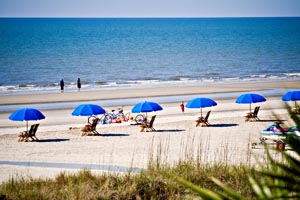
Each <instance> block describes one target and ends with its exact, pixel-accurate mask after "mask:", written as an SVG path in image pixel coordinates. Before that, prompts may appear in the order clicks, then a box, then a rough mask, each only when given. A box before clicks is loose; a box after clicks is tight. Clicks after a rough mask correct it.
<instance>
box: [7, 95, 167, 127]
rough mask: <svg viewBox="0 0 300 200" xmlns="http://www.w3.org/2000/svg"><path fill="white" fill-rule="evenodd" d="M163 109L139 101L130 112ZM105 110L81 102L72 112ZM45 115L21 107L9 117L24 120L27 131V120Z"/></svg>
mask: <svg viewBox="0 0 300 200" xmlns="http://www.w3.org/2000/svg"><path fill="white" fill-rule="evenodd" d="M159 110H163V108H162V107H161V106H160V105H159V104H158V103H155V102H147V101H145V102H140V103H138V104H136V105H135V106H134V107H133V108H132V110H131V112H132V113H142V112H145V113H146V114H147V112H153V111H159ZM105 112H106V111H105V110H104V109H103V108H102V107H101V106H99V105H96V104H81V105H79V106H77V107H76V108H75V109H74V111H73V112H72V115H73V116H93V115H101V114H105ZM45 118H46V117H45V116H44V115H43V113H41V112H40V111H39V110H37V109H35V108H23V109H20V110H17V111H15V112H13V113H12V114H11V115H10V116H9V119H10V120H12V121H26V131H28V121H37V120H42V119H45Z"/></svg>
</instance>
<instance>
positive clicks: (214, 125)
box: [208, 124, 238, 127]
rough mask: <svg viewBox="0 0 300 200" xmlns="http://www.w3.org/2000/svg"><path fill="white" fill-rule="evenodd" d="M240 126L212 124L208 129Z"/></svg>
mask: <svg viewBox="0 0 300 200" xmlns="http://www.w3.org/2000/svg"><path fill="white" fill-rule="evenodd" d="M233 126H238V124H211V125H209V126H208V127H233Z"/></svg>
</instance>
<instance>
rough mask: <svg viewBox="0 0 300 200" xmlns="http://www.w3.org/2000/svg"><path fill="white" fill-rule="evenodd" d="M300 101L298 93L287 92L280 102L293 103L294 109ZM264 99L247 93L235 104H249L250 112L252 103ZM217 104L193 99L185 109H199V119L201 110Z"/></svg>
mask: <svg viewBox="0 0 300 200" xmlns="http://www.w3.org/2000/svg"><path fill="white" fill-rule="evenodd" d="M299 100H300V91H290V92H287V93H286V94H285V95H283V96H282V101H295V107H296V101H299ZM265 101H266V99H265V98H264V97H263V96H261V95H259V94H254V93H247V94H242V95H241V96H239V97H238V98H237V99H236V101H235V102H236V103H239V104H249V107H250V108H249V110H250V112H251V104H252V103H259V102H265ZM216 105H217V103H216V102H215V101H214V100H212V99H209V98H195V99H192V100H190V101H189V102H188V103H187V105H186V107H187V108H200V109H201V111H200V112H201V117H202V108H205V107H212V106H216Z"/></svg>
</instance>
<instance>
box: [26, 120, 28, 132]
mask: <svg viewBox="0 0 300 200" xmlns="http://www.w3.org/2000/svg"><path fill="white" fill-rule="evenodd" d="M26 132H27V133H28V121H26Z"/></svg>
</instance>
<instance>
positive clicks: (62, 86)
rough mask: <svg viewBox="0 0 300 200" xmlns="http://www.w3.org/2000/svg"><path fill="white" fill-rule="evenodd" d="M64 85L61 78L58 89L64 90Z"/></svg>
mask: <svg viewBox="0 0 300 200" xmlns="http://www.w3.org/2000/svg"><path fill="white" fill-rule="evenodd" d="M64 87H65V82H64V79H61V80H60V91H61V92H64Z"/></svg>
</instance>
